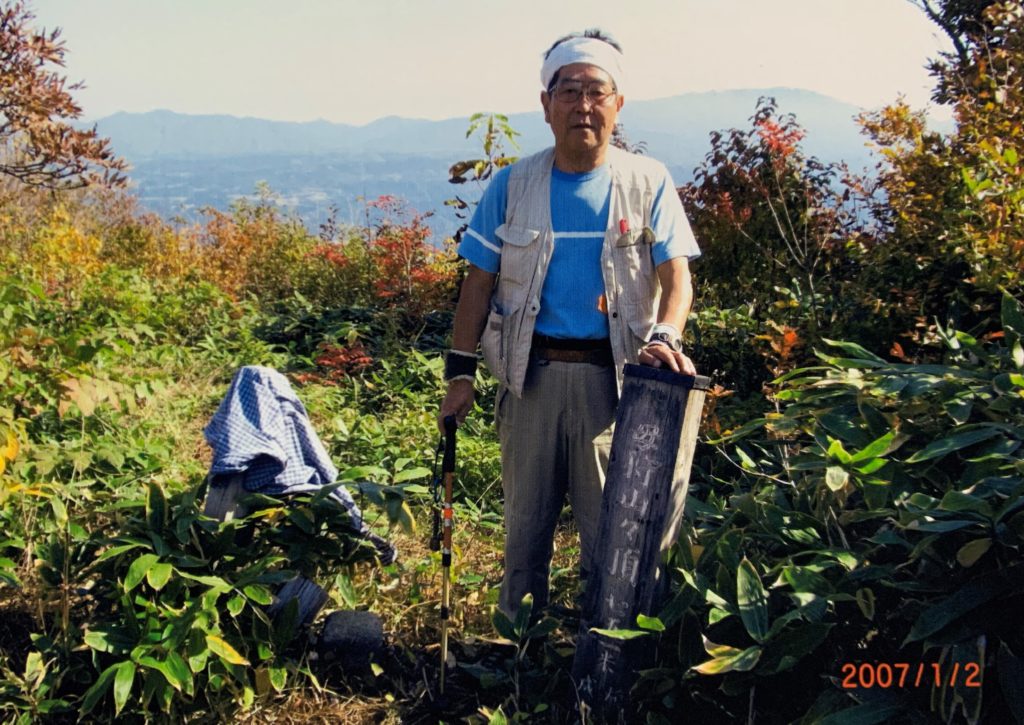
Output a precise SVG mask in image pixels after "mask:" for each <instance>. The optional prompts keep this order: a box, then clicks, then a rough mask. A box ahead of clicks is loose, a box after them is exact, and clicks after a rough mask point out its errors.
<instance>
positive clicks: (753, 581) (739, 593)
mask: <svg viewBox="0 0 1024 725" xmlns="http://www.w3.org/2000/svg"><path fill="white" fill-rule="evenodd" d="M736 603H737V604H738V605H739V608H740V619H741V620H743V626H744V627H746V630H747V633H748V634H749V635H750V636H751V637H752V638H753V639H754V641H755V642H759V643H760V642H764V638H765V635H766V634H768V597H767V595H766V594H765V591H764V586H763V585H762V584H761V576H760V575H759V574H758V573H757V569H755V568H754V565H753V564H752V563H751V562H750V560H749V559H747V558H746V557H744V559H743V561H741V562H740V566H739V569H738V570H737V571H736Z"/></svg>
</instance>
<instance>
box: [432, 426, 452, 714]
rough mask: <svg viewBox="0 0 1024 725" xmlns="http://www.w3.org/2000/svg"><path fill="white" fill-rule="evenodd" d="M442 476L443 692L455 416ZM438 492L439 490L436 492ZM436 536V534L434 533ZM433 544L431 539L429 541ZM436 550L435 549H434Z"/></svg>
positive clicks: (448, 429) (448, 431) (446, 435)
mask: <svg viewBox="0 0 1024 725" xmlns="http://www.w3.org/2000/svg"><path fill="white" fill-rule="evenodd" d="M441 474H442V475H443V476H444V503H443V506H442V509H441V519H442V521H441V529H442V535H441V542H440V543H441V547H440V548H441V679H440V691H441V694H442V695H443V694H444V674H445V667H446V665H447V662H448V615H449V606H448V605H449V601H448V600H449V596H450V592H449V587H448V584H449V579H450V578H451V566H452V523H453V521H452V481H453V479H454V478H455V416H453V415H449V416H447V417H446V418H445V419H444V458H443V459H442V461H441ZM438 493H440V492H438ZM435 537H436V534H435ZM431 543H432V544H433V541H432V542H431ZM435 550H436V549H435Z"/></svg>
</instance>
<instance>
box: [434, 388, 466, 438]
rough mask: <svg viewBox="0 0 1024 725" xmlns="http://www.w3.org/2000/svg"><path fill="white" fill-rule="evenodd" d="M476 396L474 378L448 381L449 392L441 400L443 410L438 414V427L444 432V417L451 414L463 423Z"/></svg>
mask: <svg viewBox="0 0 1024 725" xmlns="http://www.w3.org/2000/svg"><path fill="white" fill-rule="evenodd" d="M475 398H476V393H475V391H474V390H473V381H472V380H453V381H451V382H450V383H448V393H447V394H446V395H445V396H444V400H443V401H441V410H440V412H439V413H438V414H437V429H438V430H439V431H441V433H444V419H445V418H447V417H448V416H449V415H454V416H455V422H456V423H457V424H458V425H462V423H463V422H464V421H465V420H466V416H467V415H469V411H471V410H472V409H473V401H474V399H475Z"/></svg>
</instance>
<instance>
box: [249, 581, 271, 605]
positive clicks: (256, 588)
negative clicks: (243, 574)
mask: <svg viewBox="0 0 1024 725" xmlns="http://www.w3.org/2000/svg"><path fill="white" fill-rule="evenodd" d="M242 591H243V592H245V596H247V597H249V599H251V600H253V601H254V602H256V603H257V604H263V605H268V604H271V603H272V602H273V601H274V597H273V595H271V593H270V590H269V589H267V587H265V586H263V585H262V584H249V585H248V586H246V587H244V588H243V589H242Z"/></svg>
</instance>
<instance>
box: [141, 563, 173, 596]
mask: <svg viewBox="0 0 1024 725" xmlns="http://www.w3.org/2000/svg"><path fill="white" fill-rule="evenodd" d="M173 573H174V567H173V566H171V565H170V564H168V563H167V562H165V561H161V562H158V563H156V564H154V565H153V566H152V567H151V568H150V569H149V571H147V572H146V581H147V582H148V583H149V586H151V587H153V589H155V590H156V591H160V590H161V589H163V588H164V587H165V586H166V585H167V582H168V580H170V578H171V574H173Z"/></svg>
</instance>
